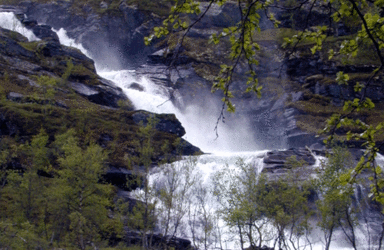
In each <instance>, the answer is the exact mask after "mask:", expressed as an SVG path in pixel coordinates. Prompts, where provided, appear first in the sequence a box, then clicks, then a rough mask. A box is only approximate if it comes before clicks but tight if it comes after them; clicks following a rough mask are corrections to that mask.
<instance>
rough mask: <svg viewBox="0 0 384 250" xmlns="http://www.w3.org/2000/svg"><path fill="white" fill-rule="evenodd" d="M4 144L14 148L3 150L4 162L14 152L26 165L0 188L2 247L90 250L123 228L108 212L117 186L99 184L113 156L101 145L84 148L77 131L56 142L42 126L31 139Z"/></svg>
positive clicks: (7, 173)
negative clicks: (108, 158) (16, 144)
mask: <svg viewBox="0 0 384 250" xmlns="http://www.w3.org/2000/svg"><path fill="white" fill-rule="evenodd" d="M3 148H4V149H5V150H4V152H7V151H6V149H11V150H12V151H10V150H9V151H8V152H7V153H3V154H2V158H1V160H2V162H1V164H4V163H7V162H8V161H9V160H7V159H8V158H9V154H11V156H13V157H17V159H19V161H20V163H21V165H22V167H23V169H22V170H21V171H17V170H5V175H2V176H1V177H2V178H3V179H4V178H5V179H6V184H5V185H4V184H3V186H2V189H0V206H1V207H2V209H1V212H0V228H1V231H0V239H1V240H0V247H4V248H6V249H7V248H12V249H36V248H42V249H47V248H48V246H51V247H52V246H53V247H59V246H62V247H63V246H64V247H75V248H78V249H86V248H87V246H90V245H94V246H97V245H101V242H102V241H103V240H105V239H108V238H109V237H110V236H111V234H115V235H116V234H118V232H119V231H120V230H121V227H120V225H121V224H120V222H119V221H118V220H116V219H113V218H110V217H109V216H108V215H109V213H110V209H111V208H112V203H111V198H112V194H113V193H112V190H113V189H112V187H111V186H110V185H106V184H102V183H99V181H100V179H101V175H102V174H103V173H104V171H105V166H104V160H105V159H106V156H107V155H106V153H105V152H104V151H103V150H102V148H101V147H100V146H97V145H95V144H90V145H88V146H86V147H84V148H82V147H80V145H79V141H78V139H77V138H76V136H75V133H74V131H73V130H69V131H68V132H66V133H65V134H62V135H58V136H57V137H56V141H55V142H54V143H52V142H50V141H49V136H48V135H47V133H46V132H45V131H44V130H41V131H40V133H39V134H37V135H35V136H33V137H32V139H31V141H30V142H29V143H25V144H22V145H20V146H17V147H16V148H15V147H14V146H12V144H11V143H8V144H6V143H4V144H3ZM10 152H12V153H10ZM12 160H13V159H12ZM2 171H3V170H2ZM2 173H3V172H2Z"/></svg>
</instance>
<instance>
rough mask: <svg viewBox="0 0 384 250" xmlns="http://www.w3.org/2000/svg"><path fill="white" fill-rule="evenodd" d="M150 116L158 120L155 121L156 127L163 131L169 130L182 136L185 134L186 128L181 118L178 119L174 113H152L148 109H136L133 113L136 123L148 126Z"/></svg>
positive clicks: (168, 131)
mask: <svg viewBox="0 0 384 250" xmlns="http://www.w3.org/2000/svg"><path fill="white" fill-rule="evenodd" d="M150 117H153V118H155V119H156V120H157V122H156V123H155V124H156V125H155V129H157V130H158V131H162V132H167V133H171V134H176V135H177V136H179V137H181V136H183V135H185V130H184V128H183V126H182V125H181V123H180V122H179V120H177V119H176V116H175V115H174V114H161V115H154V114H152V113H149V112H148V111H144V110H139V111H136V112H135V113H134V114H133V115H132V118H133V121H134V122H135V123H136V124H140V123H141V124H142V125H143V126H146V125H147V124H148V119H149V118H150Z"/></svg>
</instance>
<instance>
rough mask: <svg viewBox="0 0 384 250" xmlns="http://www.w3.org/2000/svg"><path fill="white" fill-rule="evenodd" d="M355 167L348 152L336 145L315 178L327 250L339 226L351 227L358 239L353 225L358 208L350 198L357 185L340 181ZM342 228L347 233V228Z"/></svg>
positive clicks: (321, 225)
mask: <svg viewBox="0 0 384 250" xmlns="http://www.w3.org/2000/svg"><path fill="white" fill-rule="evenodd" d="M352 166H353V161H352V156H351V154H350V153H349V151H348V150H347V149H345V148H342V147H340V146H336V147H333V148H332V152H331V154H329V155H328V157H327V160H326V161H324V162H322V164H321V169H320V173H319V178H318V179H315V185H316V186H317V190H318V192H319V194H320V196H321V199H320V200H318V201H317V202H316V205H317V209H318V216H319V218H320V220H319V223H318V225H319V227H320V228H321V229H322V231H323V233H324V239H325V243H326V249H329V247H330V244H331V240H332V236H333V233H334V231H335V230H336V228H337V227H339V226H340V227H344V228H345V227H347V228H350V229H352V230H350V231H351V232H352V233H353V235H347V237H348V236H349V239H353V241H355V235H354V230H353V228H354V227H355V226H356V223H357V217H356V213H357V211H356V210H354V209H353V207H352V198H351V197H352V195H353V191H354V188H353V186H352V185H351V184H350V183H348V182H344V181H341V180H342V179H343V178H345V174H346V173H347V171H348V170H349V169H350V168H351V167H352ZM343 231H344V232H345V233H346V232H347V231H348V230H343ZM352 244H355V242H352Z"/></svg>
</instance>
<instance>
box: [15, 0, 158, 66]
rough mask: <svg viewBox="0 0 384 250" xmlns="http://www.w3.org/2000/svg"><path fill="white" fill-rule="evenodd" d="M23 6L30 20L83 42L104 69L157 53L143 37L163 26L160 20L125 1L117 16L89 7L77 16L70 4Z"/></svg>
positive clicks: (61, 2) (86, 6)
mask: <svg viewBox="0 0 384 250" xmlns="http://www.w3.org/2000/svg"><path fill="white" fill-rule="evenodd" d="M21 5H22V6H23V7H24V8H25V13H26V14H27V16H28V18H29V19H33V20H37V22H38V23H43V24H47V25H50V26H52V27H53V28H55V29H57V30H59V29H60V28H64V29H65V30H66V31H67V32H68V36H69V37H72V38H75V39H76V41H77V42H80V43H82V44H83V46H84V47H85V48H86V49H87V50H88V51H89V52H90V53H91V55H92V57H93V58H94V59H95V60H97V61H100V62H102V63H103V64H104V65H103V66H105V67H108V68H119V67H132V66H133V65H139V64H141V63H143V62H144V61H145V57H146V55H149V54H151V53H153V52H154V48H152V47H147V46H145V45H144V36H145V35H147V34H148V32H149V30H151V29H152V28H153V27H154V26H155V24H156V23H157V24H160V20H157V19H156V17H152V16H148V14H146V13H142V12H140V11H139V10H138V9H137V8H135V7H132V6H128V5H126V4H125V3H124V2H122V3H121V4H120V6H119V7H118V9H117V10H116V13H118V14H116V13H114V14H108V12H105V13H104V14H98V13H95V12H94V11H93V10H92V9H91V8H90V7H89V6H88V5H84V6H83V7H82V10H79V11H78V12H77V13H76V14H75V12H71V10H70V9H71V8H70V7H71V3H70V2H67V1H59V2H58V3H48V4H38V3H33V2H24V3H22V4H21ZM80 12H83V13H84V14H85V15H83V14H82V13H80ZM148 20H150V21H148ZM111 55H112V56H111Z"/></svg>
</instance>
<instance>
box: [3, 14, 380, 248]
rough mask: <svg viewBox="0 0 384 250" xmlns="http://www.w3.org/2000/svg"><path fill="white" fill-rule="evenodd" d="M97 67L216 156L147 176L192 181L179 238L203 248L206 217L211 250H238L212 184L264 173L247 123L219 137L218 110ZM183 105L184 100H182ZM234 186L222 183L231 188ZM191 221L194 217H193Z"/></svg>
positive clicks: (12, 24)
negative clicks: (226, 176) (170, 116)
mask: <svg viewBox="0 0 384 250" xmlns="http://www.w3.org/2000/svg"><path fill="white" fill-rule="evenodd" d="M0 26H1V27H4V28H7V29H11V30H15V31H17V32H19V33H21V34H23V35H25V36H26V37H27V38H28V40H29V41H35V40H38V39H37V38H36V36H34V35H33V33H32V32H31V31H29V30H28V29H25V28H24V27H23V26H22V25H21V23H20V22H19V20H17V18H16V17H15V16H14V15H13V13H0ZM56 32H57V34H58V36H59V39H60V42H61V43H62V44H64V45H67V46H72V47H76V48H78V49H79V50H81V51H82V52H83V53H84V54H85V55H87V56H88V57H90V58H92V55H91V54H90V53H89V52H88V51H86V49H85V48H84V47H83V46H82V45H81V44H78V43H76V41H75V40H74V39H71V38H69V37H68V36H67V34H66V31H65V30H64V29H60V30H58V31H56ZM95 63H96V69H97V71H98V73H99V75H101V76H102V77H104V78H106V79H109V80H111V81H113V82H114V83H115V84H116V85H117V86H119V87H121V88H122V89H123V91H124V93H125V94H126V95H127V96H128V98H129V99H130V100H131V101H132V102H133V104H134V106H135V108H136V109H144V110H148V111H151V112H155V113H174V114H175V115H176V116H177V118H178V119H179V120H180V122H181V123H182V125H183V126H184V127H185V129H186V132H187V133H186V135H185V136H184V138H185V139H186V140H188V141H189V142H191V143H192V144H194V145H196V146H198V147H200V148H201V149H202V150H203V151H204V152H210V153H212V154H207V155H202V156H199V157H186V158H184V159H183V160H180V161H178V162H175V163H173V164H170V165H165V166H162V167H159V168H155V169H153V170H152V172H151V174H150V176H149V179H150V182H151V183H152V184H151V185H152V186H153V187H154V188H155V189H158V190H160V189H162V188H164V187H165V186H166V185H171V183H172V181H174V180H175V179H172V178H178V179H177V181H178V182H179V185H180V186H183V185H184V186H185V184H186V183H187V182H188V181H190V180H194V183H193V185H192V184H191V185H190V187H189V189H188V190H187V191H185V190H184V191H185V193H182V192H183V190H180V189H176V190H175V192H176V193H177V194H182V195H181V196H178V198H179V199H181V200H179V201H181V202H180V203H181V204H182V205H185V206H189V208H188V209H189V210H188V211H189V212H188V213H186V214H184V215H183V216H182V218H181V219H180V228H181V229H183V230H179V232H178V233H177V234H176V236H179V237H186V238H189V239H191V240H192V241H195V242H198V244H202V243H201V242H202V241H203V240H204V239H205V238H204V236H203V234H204V225H205V224H204V223H207V221H208V219H205V220H204V216H206V217H207V218H209V223H211V224H212V225H213V226H214V228H215V229H214V230H213V232H212V233H211V235H210V236H209V237H208V239H205V240H207V242H206V243H207V244H208V245H209V249H218V248H223V249H239V239H238V238H237V237H236V236H235V233H233V231H231V230H230V229H229V228H228V227H227V226H225V222H224V221H223V220H222V219H219V218H217V217H215V211H216V210H217V209H218V208H219V206H220V204H219V201H218V199H217V197H215V196H214V195H213V194H212V192H211V190H214V189H215V186H214V185H215V182H214V181H213V180H214V179H215V176H218V174H220V173H222V172H223V171H232V172H237V173H239V175H238V177H239V178H246V177H247V176H245V175H244V174H243V175H242V174H241V171H240V169H239V159H242V163H243V164H245V165H246V166H250V167H251V168H252V169H253V171H254V172H255V174H256V175H257V174H260V173H261V171H262V169H263V157H264V156H265V153H266V151H265V150H260V149H259V148H258V147H257V143H256V142H253V141H250V140H249V139H250V138H249V137H248V131H247V129H245V128H243V127H242V126H241V125H242V123H243V122H244V121H239V122H238V126H237V127H235V128H233V127H232V128H231V127H226V126H224V125H223V126H222V127H221V129H220V134H219V138H216V135H215V132H214V130H213V129H214V126H215V124H216V120H217V117H218V113H217V109H216V111H212V110H214V108H212V107H196V106H191V107H187V108H186V109H185V110H184V111H180V110H179V109H178V108H177V107H176V106H175V105H174V104H173V103H172V102H171V101H169V93H168V89H167V88H165V87H162V86H158V85H156V84H154V83H153V82H152V81H151V80H150V79H149V78H146V77H137V76H136V75H135V71H133V70H119V71H116V70H113V69H106V68H103V69H101V66H100V65H101V63H99V62H95ZM132 83H137V84H138V85H139V86H140V89H137V88H132ZM177 98H178V96H177V93H176V99H177ZM179 101H180V102H182V100H179ZM211 111H212V112H211ZM202 114H204V115H202ZM322 159H324V158H322V157H316V165H317V166H318V165H319V164H320V160H322ZM377 163H378V164H379V165H380V166H384V156H382V155H378V157H377ZM188 171H189V172H188ZM176 174H177V175H176ZM175 176H176V177H175ZM223 182H224V181H223ZM230 183H231V182H228V183H224V184H228V185H229V184H230ZM141 194H142V190H136V191H135V192H133V193H132V194H131V195H132V196H134V197H140V195H141ZM159 207H160V210H161V209H163V208H164V205H163V204H162V203H161V202H159ZM161 216H163V215H161V214H159V218H162V217H161ZM192 217H193V219H191V218H192ZM159 223H160V225H159V228H160V229H159V231H160V232H161V226H162V225H163V224H161V223H165V222H164V221H162V220H161V219H160V222H159ZM314 226H315V225H314ZM316 233H317V234H319V230H317V231H316V230H315V232H314V233H313V234H312V238H313V239H314V241H315V242H316V243H314V245H313V246H312V247H313V248H312V249H316V250H317V249H318V250H320V249H322V247H323V246H322V244H321V242H320V240H319V239H320V237H319V236H318V235H316ZM220 243H221V244H220ZM337 243H340V244H343V240H342V239H337V242H335V244H334V246H332V249H351V248H350V247H341V245H340V244H337ZM332 244H333V243H332ZM307 249H309V248H307Z"/></svg>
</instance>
